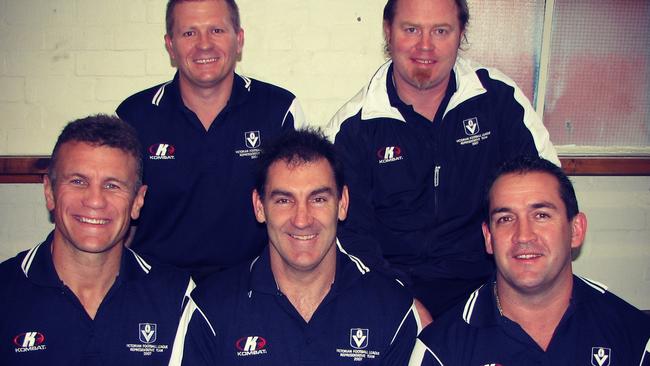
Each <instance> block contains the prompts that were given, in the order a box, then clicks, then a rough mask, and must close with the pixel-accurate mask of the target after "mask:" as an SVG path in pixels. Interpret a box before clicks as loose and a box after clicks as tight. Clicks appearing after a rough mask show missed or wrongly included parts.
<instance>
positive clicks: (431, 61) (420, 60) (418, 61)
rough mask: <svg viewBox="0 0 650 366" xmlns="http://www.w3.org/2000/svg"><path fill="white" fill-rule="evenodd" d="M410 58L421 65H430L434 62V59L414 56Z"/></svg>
mask: <svg viewBox="0 0 650 366" xmlns="http://www.w3.org/2000/svg"><path fill="white" fill-rule="evenodd" d="M412 60H413V62H415V63H417V64H421V65H432V64H433V63H434V62H435V61H434V60H428V59H420V58H414V59H412Z"/></svg>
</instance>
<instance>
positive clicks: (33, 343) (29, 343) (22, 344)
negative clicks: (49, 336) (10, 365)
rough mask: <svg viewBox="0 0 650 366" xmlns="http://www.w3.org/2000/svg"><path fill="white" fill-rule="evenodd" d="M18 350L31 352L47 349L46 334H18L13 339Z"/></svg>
mask: <svg viewBox="0 0 650 366" xmlns="http://www.w3.org/2000/svg"><path fill="white" fill-rule="evenodd" d="M13 342H14V345H15V346H16V347H18V348H16V352H30V351H39V350H44V349H46V346H45V344H43V343H45V335H44V334H43V333H40V332H25V333H21V334H18V335H17V336H15V337H14V339H13Z"/></svg>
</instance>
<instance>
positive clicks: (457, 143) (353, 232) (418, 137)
mask: <svg viewBox="0 0 650 366" xmlns="http://www.w3.org/2000/svg"><path fill="white" fill-rule="evenodd" d="M468 18H469V12H468V9H467V3H466V2H465V1H464V0H435V1H432V0H390V1H388V3H387V4H386V7H385V9H384V35H385V39H386V45H387V50H388V52H389V54H390V56H391V60H390V61H388V62H387V63H386V64H384V65H383V66H381V67H380V68H379V70H377V72H376V73H375V74H374V76H373V77H372V79H371V80H370V83H369V84H368V85H366V86H365V87H364V88H363V89H362V90H361V91H360V92H359V93H358V94H357V95H356V96H355V97H353V98H352V99H351V100H350V101H349V102H348V103H346V104H345V105H344V106H343V107H342V108H341V109H340V110H339V111H338V112H337V113H336V115H335V116H334V117H333V118H332V120H331V121H330V124H329V125H328V131H327V132H328V135H329V137H330V138H331V139H333V141H334V142H335V145H336V147H337V148H338V150H339V152H340V153H341V156H342V159H343V164H344V167H345V173H346V178H347V183H348V185H349V187H350V213H349V215H348V220H347V221H346V222H345V223H343V224H342V225H340V227H339V238H340V239H341V240H342V242H343V243H344V246H345V249H346V250H347V251H348V252H350V253H351V254H354V255H356V256H358V257H360V258H362V259H364V260H365V261H366V262H367V263H369V264H370V265H371V266H372V267H373V268H384V269H385V270H388V271H390V272H391V273H397V274H398V275H400V278H402V279H403V280H404V281H405V282H407V283H408V284H409V288H410V289H411V291H412V293H413V294H414V295H415V297H416V298H417V299H419V300H420V301H422V303H423V304H424V305H425V306H426V308H427V309H428V310H429V311H430V312H431V313H432V315H433V316H434V317H435V316H437V315H439V314H440V313H441V312H443V311H444V310H445V309H448V308H449V307H451V306H452V305H453V304H454V303H456V302H458V301H461V300H462V299H463V298H464V297H465V296H467V294H469V293H470V292H471V291H473V290H474V289H476V287H478V286H479V285H480V284H481V283H483V282H484V281H485V280H487V278H489V276H490V275H491V274H492V271H493V269H494V268H493V263H492V262H491V261H490V259H489V258H488V257H487V256H486V255H485V253H484V251H483V249H482V237H481V214H480V206H481V199H482V192H483V187H484V186H485V182H486V180H487V178H488V176H489V175H490V173H491V172H492V171H494V169H495V168H496V167H497V166H498V165H499V164H500V163H501V162H503V161H505V160H507V159H509V158H511V157H515V156H518V155H535V156H537V155H539V156H542V157H545V158H546V159H549V160H551V161H553V162H554V163H556V164H558V165H559V164H560V163H559V160H558V158H557V155H556V152H555V149H554V147H553V145H552V144H551V142H550V141H549V135H548V132H547V130H546V129H545V127H544V125H543V124H542V121H541V120H540V118H539V116H538V115H537V114H536V113H535V111H534V110H533V108H532V106H531V105H530V102H529V101H528V100H527V99H526V97H525V96H524V94H523V93H522V91H521V90H520V89H519V88H518V87H517V86H516V85H515V83H514V82H513V81H512V80H511V79H510V78H508V77H506V76H505V75H504V74H502V73H501V72H499V71H497V70H495V69H492V68H487V67H483V66H481V65H478V64H476V63H473V62H471V61H468V60H465V59H463V58H461V57H459V56H458V47H459V45H460V43H461V40H462V39H463V37H464V31H465V26H466V23H467V20H468Z"/></svg>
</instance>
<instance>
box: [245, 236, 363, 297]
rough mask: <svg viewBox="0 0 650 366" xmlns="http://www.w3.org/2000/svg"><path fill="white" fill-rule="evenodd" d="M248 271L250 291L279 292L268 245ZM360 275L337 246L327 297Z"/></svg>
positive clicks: (350, 284)
mask: <svg viewBox="0 0 650 366" xmlns="http://www.w3.org/2000/svg"><path fill="white" fill-rule="evenodd" d="M249 270H250V283H249V290H250V291H253V292H261V293H266V294H278V293H279V292H280V290H279V288H278V285H277V283H276V282H275V277H273V271H271V257H270V254H269V246H268V245H267V246H266V247H265V248H264V250H262V254H260V256H259V257H257V258H255V259H254V260H253V261H252V262H251V264H250V267H249ZM362 275H363V273H362V272H361V271H360V270H359V268H358V267H357V265H356V264H354V263H353V261H352V260H351V258H350V257H349V256H348V255H347V254H345V253H343V252H341V251H340V250H339V248H338V245H337V247H336V274H335V278H334V283H333V284H332V288H331V290H330V293H329V294H328V297H329V296H331V295H334V294H337V293H339V292H342V291H344V290H345V289H347V288H348V287H350V286H352V285H353V284H354V283H355V282H356V280H357V279H359V278H360V277H361V276H362Z"/></svg>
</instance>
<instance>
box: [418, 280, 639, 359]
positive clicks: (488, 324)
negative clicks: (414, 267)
mask: <svg viewBox="0 0 650 366" xmlns="http://www.w3.org/2000/svg"><path fill="white" fill-rule="evenodd" d="M409 365H414V366H417V365H445V366H447V365H472V366H483V365H503V366H514V365H548V366H551V365H553V366H562V365H566V366H576V365H593V366H632V365H634V366H637V365H640V366H648V365H650V317H648V316H647V315H646V314H644V313H642V312H641V311H640V310H638V309H636V308H634V307H633V306H632V305H630V304H628V303H626V302H625V301H623V300H621V299H620V298H618V297H617V296H615V295H613V294H612V293H610V292H608V291H607V287H605V286H604V285H602V284H599V283H596V282H594V281H591V280H588V279H584V278H582V277H578V276H574V278H573V294H572V297H571V302H570V304H569V307H568V309H567V311H566V313H565V314H564V316H563V317H562V319H561V320H560V323H559V324H558V326H557V329H556V330H555V333H554V334H553V338H552V339H551V342H550V343H549V345H548V348H547V350H546V352H544V351H543V350H542V349H541V348H540V347H539V346H538V345H537V343H535V341H534V340H533V339H532V338H531V337H530V336H529V335H528V334H527V333H526V332H525V331H524V330H523V328H521V327H520V326H519V324H517V323H515V322H513V321H511V320H510V319H508V318H507V317H504V316H501V315H500V314H499V311H498V308H497V306H496V303H495V300H494V291H493V283H492V282H490V283H488V284H486V285H484V286H482V287H481V288H480V289H478V290H476V291H475V292H474V293H472V295H471V296H470V297H469V300H467V302H466V303H463V304H459V305H458V306H456V307H455V308H454V309H452V310H450V311H449V312H448V313H446V314H445V315H444V316H443V317H441V318H440V319H437V320H436V321H435V322H434V323H433V324H432V325H430V326H429V327H427V328H426V329H424V330H423V331H422V333H421V334H420V336H419V339H418V342H417V345H416V347H415V350H414V351H413V356H412V358H411V363H410V364H409Z"/></svg>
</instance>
